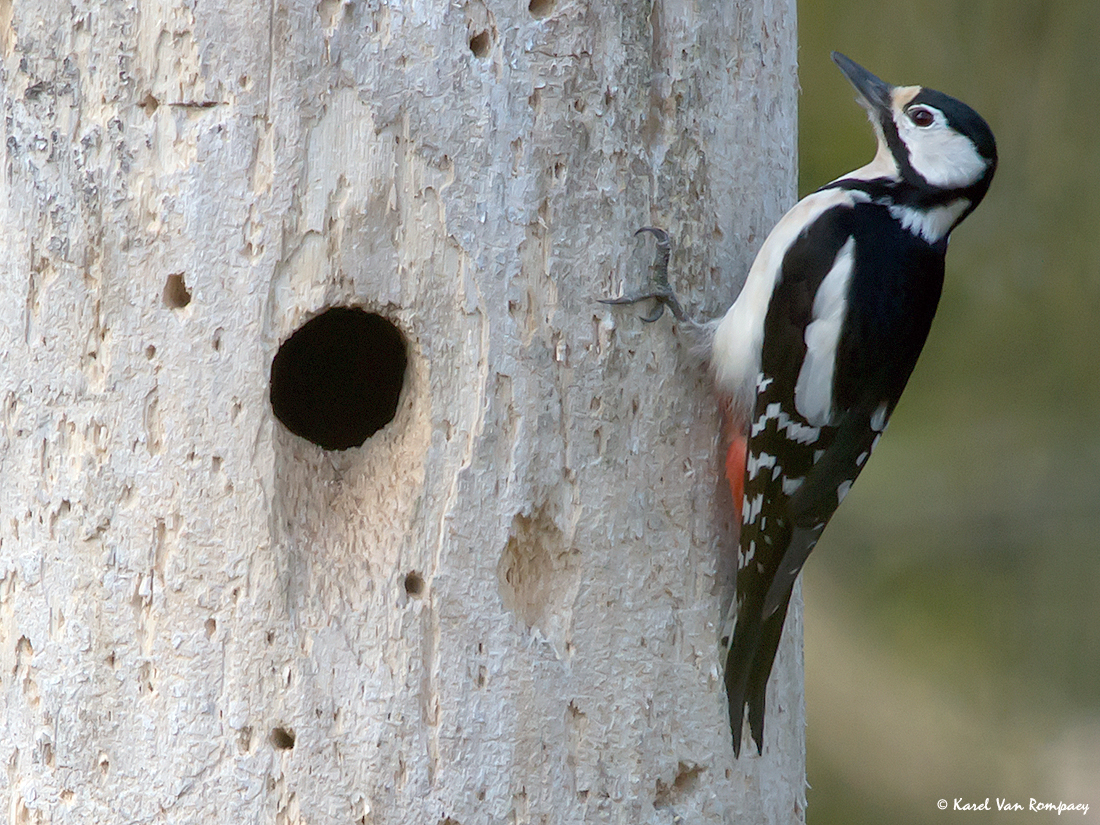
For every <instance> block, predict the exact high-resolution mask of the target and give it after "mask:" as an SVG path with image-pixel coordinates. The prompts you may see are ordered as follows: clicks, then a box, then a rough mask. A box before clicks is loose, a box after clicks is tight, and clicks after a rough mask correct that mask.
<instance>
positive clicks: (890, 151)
mask: <svg viewBox="0 0 1100 825" xmlns="http://www.w3.org/2000/svg"><path fill="white" fill-rule="evenodd" d="M833 61H834V62H835V63H836V64H837V66H839V67H840V70H841V71H842V72H844V75H845V76H846V77H847V78H848V80H849V81H850V82H851V84H852V85H853V86H855V88H856V91H857V92H859V102H860V104H861V105H862V106H863V108H865V109H866V110H867V114H868V116H869V117H870V119H871V124H872V125H873V126H874V128H875V137H876V138H877V139H878V153H877V154H876V155H875V159H874V160H873V161H872V162H871V163H869V164H868V165H867V166H865V167H863V169H861V170H859V171H858V172H856V173H853V174H852V175H849V176H847V177H856V178H863V179H866V180H872V179H880V178H885V179H893V180H897V181H898V182H905V183H908V184H910V185H911V186H913V187H915V188H916V190H917V197H916V200H917V201H918V202H923V203H924V204H926V205H927V206H932V205H934V204H936V203H944V202H947V201H952V202H957V203H961V202H962V201H963V200H965V202H966V204H967V207H966V208H965V210H964V211H963V212H962V214H961V215H959V217H958V220H956V221H954V223H955V224H958V222H959V221H961V220H962V218H963V217H965V215H966V214H969V213H970V212H971V211H972V210H973V209H974V207H976V206H977V205H978V203H979V201H981V199H982V198H983V197H984V196H985V193H986V191H987V190H988V189H989V184H990V181H992V180H993V172H994V171H995V170H996V168H997V145H996V143H995V142H994V140H993V132H992V131H991V130H990V128H989V126H988V124H987V123H986V122H985V121H984V120H982V118H981V116H980V115H979V114H978V113H977V112H975V111H974V110H973V109H971V108H970V107H969V106H967V105H966V104H965V103H963V102H962V101H959V100H956V99H955V98H953V97H949V96H948V95H945V94H943V92H937V91H934V90H933V89H926V88H924V87H923V86H892V85H890V84H889V83H887V82H885V81H883V80H880V79H879V78H877V77H875V76H874V75H873V74H871V73H870V72H869V71H867V70H866V69H865V68H863V67H862V66H860V65H859V64H858V63H855V62H854V61H852V60H849V59H848V58H847V57H845V56H844V55H842V54H840V53H839V52H833Z"/></svg>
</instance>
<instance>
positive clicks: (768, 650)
mask: <svg viewBox="0 0 1100 825" xmlns="http://www.w3.org/2000/svg"><path fill="white" fill-rule="evenodd" d="M832 57H833V60H834V61H835V62H836V64H837V66H839V67H840V70H841V71H842V72H843V73H844V74H845V75H846V76H847V78H848V80H849V81H851V83H852V85H853V86H855V88H856V91H857V92H858V93H859V98H858V99H859V102H860V103H861V104H862V105H863V107H864V108H865V109H866V110H867V114H868V116H869V117H870V120H871V125H872V127H873V128H874V131H875V137H876V138H877V140H878V151H877V153H876V154H875V157H874V159H873V160H872V161H871V162H870V163H869V164H867V165H866V166H863V167H861V168H859V169H857V170H855V171H854V172H850V173H849V174H847V175H844V176H843V177H841V178H838V179H836V180H835V181H833V182H832V183H829V184H826V185H825V186H823V187H822V188H821V189H819V190H817V191H816V192H814V193H812V194H810V195H808V196H807V197H805V198H803V199H802V200H801V201H799V203H798V204H796V205H795V206H794V208H793V209H791V211H790V212H788V213H787V214H786V215H785V216H784V217H783V218H782V219H781V220H780V221H779V223H778V224H777V225H776V226H775V228H774V229H773V230H772V232H771V234H770V235H769V236H768V237H767V239H766V240H765V241H764V245H763V246H762V247H761V249H760V252H759V254H758V255H757V256H756V260H755V262H754V263H753V265H752V268H751V269H750V270H749V274H748V277H747V278H746V280H745V285H744V287H743V288H742V290H741V293H740V294H739V295H738V297H737V300H736V301H735V302H734V304H733V306H731V307H730V309H729V311H727V312H726V314H725V316H724V317H723V318H721V319H720V320H718V321H716V322H711V323H708V324H701V325H699V324H693V325H694V326H695V327H696V328H697V329H699V330H701V331H702V332H703V333H704V335H705V337H706V339H707V341H708V344H709V353H710V363H711V367H712V369H713V372H714V380H715V385H716V388H717V391H718V393H719V395H720V396H721V397H722V398H723V399H724V402H725V403H724V406H725V407H726V412H727V424H728V431H729V432H728V435H729V441H730V445H729V450H728V454H727V459H726V473H727V476H728V478H729V483H730V490H731V493H732V495H733V497H734V502H735V505H737V507H738V509H739V511H740V514H741V534H740V540H739V554H738V572H737V592H736V598H735V600H734V601H735V609H736V623H735V624H734V626H733V631H732V633H729V634H728V635H725V636H724V638H723V643H724V644H725V645H727V655H726V667H725V682H726V693H727V697H728V699H729V715H730V726H731V728H732V732H733V750H734V753H735V754H736V755H740V752H741V737H742V727H743V724H744V717H745V710H746V708H747V710H748V719H749V729H750V732H751V735H752V738H753V739H754V740H755V742H756V746H757V752H758V753H762V752H763V734H764V703H765V698H766V693H767V683H768V676H769V675H770V674H771V670H772V664H773V662H774V660H775V654H776V649H777V648H778V646H779V638H780V635H781V633H782V630H783V622H784V620H785V619H786V616H787V605H788V603H789V602H790V598H791V592H792V589H793V587H794V582H795V579H796V578H797V577H798V574H799V572H800V571H801V570H802V565H803V564H804V563H805V561H806V558H807V556H809V554H810V551H811V550H812V549H813V548H814V545H815V544H816V543H817V540H818V539H819V538H820V536H821V532H822V530H823V529H824V528H825V525H826V523H827V522H828V521H829V518H830V517H831V516H832V514H833V512H834V511H835V510H836V508H837V507H838V506H839V505H840V502H841V501H842V500H843V499H844V496H845V495H846V494H847V493H848V490H849V489H850V488H851V486H852V482H853V481H854V480H855V478H856V476H857V475H859V472H860V470H861V469H863V467H864V465H865V464H866V462H867V459H868V457H869V456H870V455H871V452H872V451H873V450H874V448H875V445H876V444H877V443H878V440H879V437H880V436H881V435H882V432H883V430H884V429H885V428H886V424H887V422H888V421H889V420H890V415H891V414H892V413H893V411H894V407H895V405H896V404H897V403H898V398H899V397H900V396H901V392H902V390H903V389H904V388H905V384H906V381H908V379H909V375H910V373H911V372H912V371H913V367H914V365H915V364H916V361H917V356H918V355H919V354H920V351H921V348H922V347H923V346H924V341H925V338H926V337H927V335H928V330H929V327H930V325H931V323H932V317H933V315H934V314H935V312H936V305H937V303H938V302H939V298H940V289H941V287H942V285H943V274H944V256H945V254H946V252H947V239H948V236H949V235H950V234H951V230H953V229H954V228H955V227H956V226H958V225H959V223H960V222H962V220H963V219H964V218H965V217H966V216H967V215H969V214H970V213H971V212H972V211H974V209H975V207H977V205H978V204H979V203H980V202H981V200H982V198H983V197H984V196H985V193H986V191H987V190H988V189H989V184H990V181H991V180H992V179H993V173H994V171H995V169H996V167H997V148H996V144H995V142H994V139H993V133H992V132H991V131H990V129H989V126H988V125H987V124H986V122H985V121H984V120H982V118H981V117H980V116H979V115H978V114H977V113H976V112H975V111H974V110H973V109H971V108H970V107H969V106H966V105H965V104H964V103H961V102H960V101H958V100H956V99H955V98H952V97H948V96H947V95H945V94H942V93H941V92H936V91H933V90H931V89H925V88H923V87H921V86H892V85H890V84H889V83H885V82H884V81H882V80H880V79H879V78H877V77H875V76H874V75H873V74H871V73H870V72H869V71H867V70H866V69H864V68H863V67H861V66H859V65H857V64H856V63H854V62H853V61H851V60H849V59H848V58H847V57H845V56H844V55H842V54H838V53H836V52H834V53H833V55H832ZM640 231H643V232H650V233H652V234H654V235H655V236H656V237H657V246H658V258H657V263H656V265H655V271H656V275H655V283H654V286H653V289H651V290H649V291H646V292H644V293H642V294H638V295H630V296H626V297H623V298H616V299H610V300H608V301H606V303H613V304H626V303H635V302H637V301H641V300H646V299H655V300H656V301H657V302H658V303H657V307H656V311H655V312H654V313H653V314H652V315H651V316H649V317H647V318H645V319H644V320H646V321H653V320H656V319H657V318H658V317H659V316H660V314H661V312H662V311H663V310H664V308H665V307H666V306H667V307H668V308H669V309H670V310H671V311H672V313H673V314H674V315H675V316H676V318H677V319H678V320H680V321H685V322H688V323H692V322H691V321H690V319H688V318H687V316H686V315H685V313H684V312H683V310H682V309H681V307H680V304H679V303H678V302H677V300H676V297H675V295H674V294H673V292H672V290H671V288H670V287H669V285H668V280H667V265H668V254H669V238H668V235H667V233H665V232H664V231H663V230H659V229H652V228H646V229H644V230H640ZM733 610H734V608H731V613H732V611H733ZM731 623H732V619H731V621H729V622H727V627H728V626H729V624H731Z"/></svg>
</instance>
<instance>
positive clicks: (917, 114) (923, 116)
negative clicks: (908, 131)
mask: <svg viewBox="0 0 1100 825" xmlns="http://www.w3.org/2000/svg"><path fill="white" fill-rule="evenodd" d="M909 119H910V120H911V121H913V124H914V125H916V126H920V127H921V128H922V129H923V128H924V127H926V126H931V125H932V124H933V123H935V122H936V116H935V115H933V114H932V113H931V112H930V111H928V110H927V109H924V108H921V107H919V106H918V107H916V108H914V109H910V110H909Z"/></svg>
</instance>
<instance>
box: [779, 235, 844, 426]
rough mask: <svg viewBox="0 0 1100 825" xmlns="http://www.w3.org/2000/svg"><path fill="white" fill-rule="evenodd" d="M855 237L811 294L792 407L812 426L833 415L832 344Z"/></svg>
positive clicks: (836, 338)
mask: <svg viewBox="0 0 1100 825" xmlns="http://www.w3.org/2000/svg"><path fill="white" fill-rule="evenodd" d="M855 246H856V243H855V239H854V238H848V240H847V241H845V243H844V246H842V247H841V248H840V252H838V253H837V256H836V260H835V261H834V262H833V266H832V268H831V269H830V270H829V274H828V275H826V276H825V278H824V280H822V282H821V286H819V287H818V288H817V294H816V295H815V296H814V309H813V320H812V321H810V323H809V324H808V325H807V326H806V333H805V336H806V357H805V358H804V359H803V361H802V369H801V370H799V372H798V381H797V383H796V384H795V387H794V408H795V409H796V410H798V413H799V415H801V416H802V417H803V418H805V419H806V421H808V422H809V423H810V424H812V425H813V426H815V427H824V426H827V425H828V424H829V423H830V422H831V421H832V418H833V375H834V373H835V372H836V348H837V345H838V344H839V343H840V330H841V327H843V325H844V316H845V315H846V309H847V300H846V299H847V296H848V284H849V282H850V281H851V280H852V270H853V269H854V267H855Z"/></svg>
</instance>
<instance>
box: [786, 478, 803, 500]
mask: <svg viewBox="0 0 1100 825" xmlns="http://www.w3.org/2000/svg"><path fill="white" fill-rule="evenodd" d="M803 481H805V479H802V478H784V479H783V495H787V496H793V495H794V494H795V491H797V490H798V488H799V487H801V486H802V482H803Z"/></svg>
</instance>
